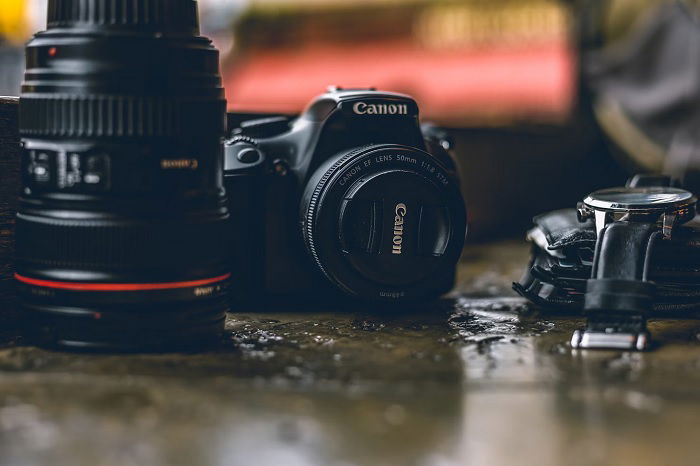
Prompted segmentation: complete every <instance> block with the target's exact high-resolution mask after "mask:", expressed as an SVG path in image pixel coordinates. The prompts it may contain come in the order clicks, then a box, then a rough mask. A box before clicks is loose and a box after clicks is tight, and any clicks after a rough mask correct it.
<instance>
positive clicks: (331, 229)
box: [301, 145, 467, 301]
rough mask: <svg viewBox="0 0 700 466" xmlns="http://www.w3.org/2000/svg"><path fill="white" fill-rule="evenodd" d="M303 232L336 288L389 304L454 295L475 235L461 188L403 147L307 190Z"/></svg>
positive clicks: (342, 160)
mask: <svg viewBox="0 0 700 466" xmlns="http://www.w3.org/2000/svg"><path fill="white" fill-rule="evenodd" d="M301 224H302V234H303V236H304V240H305V243H306V246H307V250H308V251H309V253H310V255H311V256H312V257H313V260H314V262H315V263H316V265H317V266H318V268H319V269H320V270H321V272H322V273H323V274H324V275H325V276H326V277H327V278H328V279H329V280H330V281H331V282H332V283H333V284H334V285H336V286H337V287H338V288H340V289H341V290H343V291H344V292H346V293H348V294H351V295H353V296H355V297H358V298H361V299H371V300H382V301H403V300H407V299H410V300H416V299H424V298H429V297H433V296H435V295H439V294H441V292H443V291H446V289H443V288H448V287H449V286H450V285H451V277H452V274H453V272H454V267H455V265H456V263H457V261H458V260H459V256H460V254H461V251H462V247H463V246H464V238H465V234H466V227H467V226H466V212H465V205H464V201H463V200H462V196H461V194H460V190H459V186H458V183H457V180H455V179H454V178H453V177H451V176H450V175H449V174H448V172H447V170H446V169H445V168H444V167H443V166H442V165H441V164H440V163H439V162H438V161H437V160H436V159H435V158H434V157H433V156H431V155H430V154H428V153H426V152H423V151H421V150H418V149H415V148H412V147H406V146H400V145H373V146H367V147H363V148H359V149H355V150H352V151H349V152H345V153H341V154H339V155H337V156H336V157H333V158H331V159H330V160H329V161H328V162H327V163H326V164H324V165H323V166H321V167H320V168H319V169H318V170H317V171H316V173H315V174H314V175H313V176H312V177H311V179H310V181H309V183H308V185H307V188H306V190H305V193H304V196H303V198H302V204H301ZM446 283H449V284H448V285H447V286H446Z"/></svg>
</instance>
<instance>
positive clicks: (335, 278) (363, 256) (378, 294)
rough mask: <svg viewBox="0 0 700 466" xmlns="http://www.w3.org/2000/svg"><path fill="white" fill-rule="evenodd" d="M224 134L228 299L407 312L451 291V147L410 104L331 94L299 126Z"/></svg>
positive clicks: (456, 236) (455, 200)
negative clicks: (340, 299) (376, 306)
mask: <svg viewBox="0 0 700 466" xmlns="http://www.w3.org/2000/svg"><path fill="white" fill-rule="evenodd" d="M230 118H231V119H232V120H233V119H235V118H238V120H240V119H241V118H240V116H237V115H230ZM232 126H235V128H234V129H233V130H232V131H231V132H230V136H231V139H230V140H228V141H227V143H226V147H225V180H224V183H225V187H226V190H227V193H228V197H229V208H230V212H231V218H232V222H231V225H232V228H233V233H232V238H233V252H232V271H233V280H232V281H233V287H234V293H235V295H234V299H235V300H245V299H246V298H250V297H255V298H259V297H260V296H267V297H275V296H278V297H282V296H284V297H285V299H288V298H290V297H293V296H294V295H296V296H299V297H303V298H305V299H307V300H308V298H309V296H311V297H313V298H314V299H316V300H317V299H322V298H324V297H333V296H337V295H338V294H341V295H342V294H343V293H344V294H345V295H350V296H353V297H355V298H357V299H360V300H367V301H385V302H400V303H406V302H415V301H421V300H427V299H431V298H435V297H438V296H440V295H441V294H443V293H445V292H447V291H449V290H450V289H451V288H452V286H453V283H454V275H455V269H456V264H457V261H458V260H459V256H460V253H461V251H462V248H463V246H464V239H465V235H466V228H467V221H466V212H465V204H464V201H463V199H462V195H461V193H460V186H459V180H458V175H457V170H456V164H455V162H454V160H453V158H452V157H451V155H450V154H449V153H448V151H447V149H448V148H449V142H448V141H447V140H446V139H444V138H441V137H440V133H439V131H436V130H433V129H430V128H426V130H425V131H422V130H421V126H420V124H419V121H418V106H417V104H416V102H415V101H414V100H413V99H412V98H410V97H408V96H405V95H401V94H394V93H388V92H378V91H375V90H372V89H362V90H344V89H338V88H332V89H331V90H329V92H327V93H326V94H323V95H321V96H319V97H317V98H316V99H315V100H314V101H313V102H312V103H311V104H310V105H309V107H308V108H307V109H306V110H305V111H304V112H303V113H302V115H301V116H299V117H298V118H295V119H290V118H288V117H284V116H268V117H265V118H259V119H254V120H248V121H242V122H241V121H239V123H238V124H233V125H232ZM432 133H435V134H432Z"/></svg>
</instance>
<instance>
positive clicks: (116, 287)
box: [15, 273, 231, 291]
mask: <svg viewBox="0 0 700 466" xmlns="http://www.w3.org/2000/svg"><path fill="white" fill-rule="evenodd" d="M230 277H231V274H230V273H227V274H224V275H219V276H218V277H213V278H205V279H202V280H190V281H184V282H166V283H78V282H57V281H53V280H39V279H36V278H29V277H25V276H23V275H20V274H18V273H16V274H15V279H17V280H18V281H20V282H22V283H26V284H27V285H34V286H40V287H44V288H55V289H59V290H74V291H149V290H173V289H177V288H191V287H195V286H204V285H211V284H213V283H218V282H222V281H224V280H228V279H229V278H230Z"/></svg>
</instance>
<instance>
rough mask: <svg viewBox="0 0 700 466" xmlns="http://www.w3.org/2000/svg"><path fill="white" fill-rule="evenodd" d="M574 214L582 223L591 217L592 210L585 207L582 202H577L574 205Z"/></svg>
mask: <svg viewBox="0 0 700 466" xmlns="http://www.w3.org/2000/svg"><path fill="white" fill-rule="evenodd" d="M576 216H577V217H578V221H579V222H581V223H583V222H585V221H587V220H589V219H591V218H593V211H592V210H591V209H589V208H588V207H586V205H585V204H584V203H583V202H579V203H578V205H577V206H576Z"/></svg>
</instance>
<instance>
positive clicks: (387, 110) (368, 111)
mask: <svg viewBox="0 0 700 466" xmlns="http://www.w3.org/2000/svg"><path fill="white" fill-rule="evenodd" d="M352 111H353V112H355V113H356V114H357V115H408V105H406V104H368V103H366V102H357V103H356V104H355V105H353V106H352Z"/></svg>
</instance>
